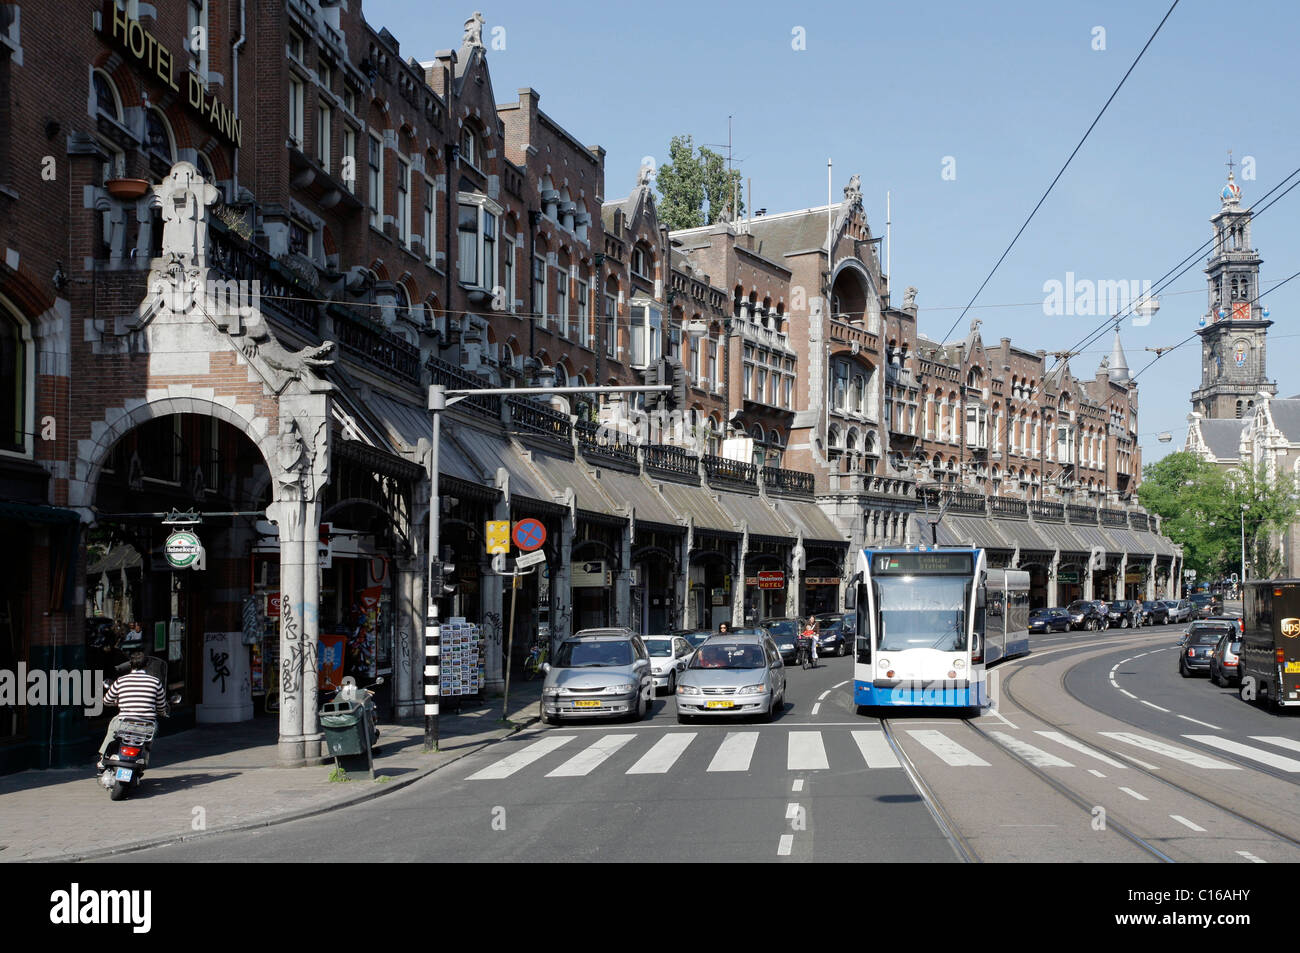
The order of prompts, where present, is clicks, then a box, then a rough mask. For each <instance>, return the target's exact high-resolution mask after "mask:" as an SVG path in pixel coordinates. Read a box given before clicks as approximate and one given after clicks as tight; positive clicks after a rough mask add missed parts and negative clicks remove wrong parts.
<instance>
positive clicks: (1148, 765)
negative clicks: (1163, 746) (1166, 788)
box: [1115, 751, 1160, 771]
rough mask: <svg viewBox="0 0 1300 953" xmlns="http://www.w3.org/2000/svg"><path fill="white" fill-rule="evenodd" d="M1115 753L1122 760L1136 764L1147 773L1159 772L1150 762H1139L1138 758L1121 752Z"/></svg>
mask: <svg viewBox="0 0 1300 953" xmlns="http://www.w3.org/2000/svg"><path fill="white" fill-rule="evenodd" d="M1115 753H1116V754H1117V755H1119V756H1120V757H1121V758H1124V759H1125V760H1127V761H1132V762H1133V763H1134V764H1136V765H1137V766H1138V767H1139V768H1146V769H1147V770H1148V771H1159V770H1160V769H1159V768H1158V767H1156V766H1155V765H1154V764H1152V763H1151V762H1150V761H1143V760H1141V759H1140V758H1135V757H1133V756H1132V755H1131V754H1125V753H1124V752H1123V751H1116V752H1115Z"/></svg>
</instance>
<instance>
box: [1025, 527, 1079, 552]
mask: <svg viewBox="0 0 1300 953" xmlns="http://www.w3.org/2000/svg"><path fill="white" fill-rule="evenodd" d="M1034 528H1035V529H1036V530H1038V534H1039V535H1040V536H1042V537H1043V538H1044V539H1046V540H1047V541H1048V542H1050V543H1053V544H1055V548H1056V549H1059V550H1060V551H1061V552H1063V553H1086V552H1088V549H1089V547H1088V546H1087V545H1085V544H1084V542H1083V540H1082V539H1080V538H1079V537H1078V536H1076V535H1075V534H1074V532H1073V531H1072V529H1071V527H1070V526H1069V525H1068V524H1066V523H1053V522H1051V521H1050V520H1038V521H1037V522H1035V523H1034Z"/></svg>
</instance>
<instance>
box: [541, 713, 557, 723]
mask: <svg viewBox="0 0 1300 953" xmlns="http://www.w3.org/2000/svg"><path fill="white" fill-rule="evenodd" d="M542 721H543V722H545V723H546V724H548V725H558V724H559V723H560V716H559V715H542Z"/></svg>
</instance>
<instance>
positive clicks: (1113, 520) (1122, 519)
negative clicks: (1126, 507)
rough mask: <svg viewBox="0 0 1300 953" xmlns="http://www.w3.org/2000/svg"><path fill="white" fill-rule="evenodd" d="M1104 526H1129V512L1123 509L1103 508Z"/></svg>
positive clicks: (1102, 521) (1102, 523)
mask: <svg viewBox="0 0 1300 953" xmlns="http://www.w3.org/2000/svg"><path fill="white" fill-rule="evenodd" d="M1101 525H1102V526H1128V514H1126V513H1125V512H1124V511H1123V510H1102V511H1101Z"/></svg>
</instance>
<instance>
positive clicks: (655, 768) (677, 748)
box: [627, 731, 695, 774]
mask: <svg viewBox="0 0 1300 953" xmlns="http://www.w3.org/2000/svg"><path fill="white" fill-rule="evenodd" d="M694 740H695V732H693V731H691V732H684V733H678V734H672V735H664V736H663V737H662V738H660V739H659V740H658V741H656V742H655V743H654V747H652V748H651V749H650V750H649V751H647V752H646V753H645V754H644V755H642V756H641V760H640V761H638V762H637V763H636V764H634V765H632V767H630V768H628V769H627V773H628V774H666V773H667V772H668V769H669V768H671V767H672V766H673V765H674V764H676V763H677V759H678V758H680V757H681V756H682V752H683V751H685V750H686V746H687V745H689V744H690V743H691V742H692V741H694Z"/></svg>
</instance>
